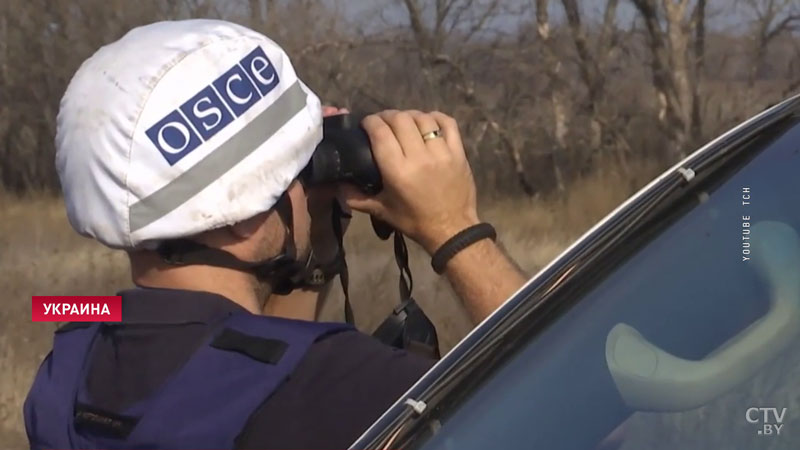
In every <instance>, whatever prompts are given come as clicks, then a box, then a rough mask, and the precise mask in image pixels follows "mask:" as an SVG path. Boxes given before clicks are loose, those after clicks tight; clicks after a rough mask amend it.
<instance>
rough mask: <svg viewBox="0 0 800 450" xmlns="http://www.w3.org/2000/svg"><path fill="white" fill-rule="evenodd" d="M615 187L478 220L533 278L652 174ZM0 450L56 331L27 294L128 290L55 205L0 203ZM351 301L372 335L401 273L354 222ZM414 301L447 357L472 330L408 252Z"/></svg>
mask: <svg viewBox="0 0 800 450" xmlns="http://www.w3.org/2000/svg"><path fill="white" fill-rule="evenodd" d="M637 173H640V174H641V175H640V179H637V180H633V181H631V182H630V183H629V184H625V183H619V182H618V179H619V177H618V175H616V174H615V173H613V172H598V173H596V174H594V175H592V176H591V177H588V178H586V179H583V180H579V181H577V182H576V183H574V185H573V186H572V188H571V189H570V190H569V191H568V192H567V193H566V194H565V195H563V196H560V197H554V198H549V199H543V198H537V199H532V200H496V201H488V200H486V201H484V202H483V203H482V207H481V214H482V218H484V219H485V220H488V221H490V222H492V223H493V224H495V226H496V227H497V229H498V231H499V234H500V240H501V241H502V243H503V244H504V245H505V247H506V248H507V250H508V252H509V253H510V254H511V255H512V256H513V257H514V258H515V260H516V261H518V262H519V264H520V265H521V266H522V267H523V269H525V270H526V271H527V272H528V273H529V274H533V273H535V272H536V271H537V270H538V269H539V268H541V267H542V266H543V265H544V264H546V263H547V262H549V261H550V260H551V259H552V258H553V257H554V256H556V255H557V254H558V253H559V252H560V251H561V250H562V249H563V248H564V247H565V246H566V245H568V244H569V243H570V242H571V241H573V240H574V239H575V238H576V237H577V236H579V235H580V233H582V232H583V231H585V230H586V229H588V228H589V227H590V226H591V225H592V224H593V223H594V222H596V220H598V219H599V218H601V217H602V216H604V215H605V214H606V213H607V212H609V211H610V210H611V209H613V208H614V207H615V206H617V205H618V204H619V203H621V202H622V201H623V200H624V199H625V198H626V197H628V195H629V194H630V193H631V192H633V190H634V189H635V187H638V186H641V185H643V184H644V183H646V182H647V181H648V179H649V178H651V177H652V175H653V174H655V173H656V170H655V169H654V168H652V167H649V168H642V169H641V170H639V171H637ZM0 211H2V213H1V214H2V217H1V219H2V220H0V286H2V287H3V291H4V292H5V293H6V294H5V300H4V301H5V305H4V306H5V307H4V308H2V309H0V330H2V332H0V361H1V362H2V363H0V367H2V377H1V378H0V448H4V449H5V448H24V447H25V446H26V440H25V437H24V431H23V425H22V417H21V405H22V402H23V400H24V398H25V395H26V394H27V391H28V389H29V387H30V384H31V382H32V376H33V374H34V372H35V371H36V369H37V367H38V365H39V363H40V362H41V360H42V358H44V356H45V355H46V354H47V352H48V351H49V349H50V345H51V339H52V331H53V330H54V329H55V326H54V325H53V324H45V323H32V322H31V320H30V297H31V296H32V295H107V294H112V293H114V292H116V291H117V290H120V289H123V288H126V287H129V286H131V282H130V278H129V274H128V263H127V257H126V256H125V254H124V253H122V252H114V251H111V250H108V249H106V248H104V247H102V246H100V245H99V244H96V243H94V242H92V241H90V240H88V239H85V238H82V237H79V236H78V235H76V234H75V233H74V232H73V231H72V229H71V228H70V226H69V224H68V222H67V220H66V215H65V212H64V208H63V203H62V202H61V201H60V199H58V198H52V197H48V196H44V195H29V196H26V197H24V198H20V197H15V196H11V195H7V194H5V195H0ZM345 245H346V248H347V251H348V262H349V265H350V277H351V281H350V283H351V292H352V299H353V305H354V309H355V313H356V320H357V325H358V327H359V328H360V329H362V330H364V331H367V332H369V331H371V330H373V329H374V328H375V327H377V325H378V324H379V323H380V321H381V320H382V319H383V318H384V317H385V316H386V315H387V314H388V313H389V311H390V310H391V308H392V307H393V305H394V304H395V303H396V301H397V298H398V297H397V296H398V293H397V291H396V286H397V284H396V277H397V275H398V272H397V268H396V266H395V264H394V256H393V254H392V246H391V243H390V242H382V241H380V240H379V239H378V238H377V237H375V236H374V235H373V233H372V230H371V228H370V225H369V221H368V220H367V219H366V218H365V217H357V218H356V219H355V220H354V223H353V224H352V226H351V228H350V231H349V232H348V235H347V238H346V243H345ZM411 253H412V261H411V269H412V271H413V274H414V276H415V289H414V294H415V297H416V298H417V299H418V301H419V302H420V303H421V305H422V306H423V308H424V309H425V310H426V311H427V312H428V314H429V316H430V317H431V319H432V320H433V321H434V322H435V323H436V326H437V329H438V331H439V336H440V341H441V345H442V351H443V352H446V351H447V350H449V349H450V348H452V346H453V345H454V344H455V343H456V342H458V340H459V339H460V338H461V337H462V336H463V335H464V334H466V332H468V331H469V329H470V324H469V322H468V320H467V317H466V314H465V313H464V312H463V311H462V310H461V307H460V306H459V304H458V302H457V300H456V298H455V297H454V296H453V294H452V292H451V290H450V287H449V285H448V284H447V282H446V281H445V280H444V279H441V278H438V277H436V275H435V274H434V273H433V271H432V270H431V268H430V264H429V259H428V258H427V257H426V256H425V255H424V254H423V253H422V251H421V250H420V249H419V248H417V247H416V246H415V245H411ZM333 295H334V297H333V298H331V299H330V300H329V301H328V302H327V304H326V307H325V308H324V310H323V316H324V318H326V319H330V320H338V319H339V318H341V317H342V296H341V292H340V290H339V289H338V285H337V286H336V287H335V288H334V292H333Z"/></svg>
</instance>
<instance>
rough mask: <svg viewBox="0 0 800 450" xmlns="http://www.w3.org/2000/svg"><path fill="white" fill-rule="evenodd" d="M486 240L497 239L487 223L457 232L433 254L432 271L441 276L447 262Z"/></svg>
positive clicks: (491, 227)
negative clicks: (457, 254) (462, 251)
mask: <svg viewBox="0 0 800 450" xmlns="http://www.w3.org/2000/svg"><path fill="white" fill-rule="evenodd" d="M486 238H490V239H491V240H495V239H497V233H496V232H495V230H494V227H493V226H491V225H490V224H488V223H479V224H477V225H473V226H471V227H468V228H465V229H463V230H461V231H459V232H458V233H456V235H455V236H453V237H451V238H450V239H448V240H447V242H445V243H444V244H442V246H441V247H439V249H438V250H436V252H434V253H433V258H431V266H432V267H433V270H434V271H435V272H436V273H438V274H442V273H443V272H444V268H445V266H446V265H447V262H448V261H450V259H451V258H452V257H453V256H455V255H456V253H458V252H460V251H461V250H464V249H465V248H467V247H469V246H470V245H472V244H474V243H476V242H478V241H480V240H483V239H486Z"/></svg>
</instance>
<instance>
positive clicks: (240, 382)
mask: <svg viewBox="0 0 800 450" xmlns="http://www.w3.org/2000/svg"><path fill="white" fill-rule="evenodd" d="M322 112H323V110H322V108H321V106H320V102H319V100H318V99H317V97H316V96H315V95H314V93H313V92H312V91H311V90H310V89H308V88H307V87H306V86H305V85H304V84H303V83H302V82H301V81H300V80H299V79H297V76H296V74H295V72H294V69H293V68H292V65H291V63H290V61H289V58H288V57H287V55H286V54H285V53H284V52H283V51H282V50H281V49H280V48H279V47H278V46H277V45H276V44H275V43H274V42H272V41H271V40H269V39H267V38H266V37H264V36H263V35H260V34H258V33H256V32H254V31H252V30H248V29H246V28H243V27H240V26H237V25H234V24H231V23H227V22H221V21H211V20H190V21H180V22H162V23H156V24H152V25H149V26H145V27H141V28H137V29H134V30H133V31H131V32H130V33H128V34H127V35H125V36H124V37H123V38H122V39H120V40H119V41H117V42H115V43H113V44H110V45H108V46H106V47H103V48H102V49H100V50H99V51H98V52H97V53H96V54H94V55H93V56H92V57H91V58H90V59H89V60H87V61H86V62H85V63H84V64H83V65H82V66H81V68H80V69H79V70H78V72H77V73H76V74H75V76H74V78H73V79H72V81H71V83H70V85H69V87H68V89H67V92H66V93H65V95H64V98H63V100H62V103H61V109H60V112H59V115H58V130H57V136H56V145H57V156H56V162H57V166H58V173H59V176H60V179H61V183H62V187H63V193H64V198H65V202H66V206H67V212H68V216H69V219H70V223H71V224H72V226H73V227H74V228H75V229H76V230H77V231H78V232H79V233H81V234H83V235H86V236H90V237H92V238H95V239H97V240H98V241H100V242H102V243H103V244H105V245H107V246H110V247H113V248H119V249H124V250H126V251H127V252H128V254H129V256H130V262H131V272H132V279H133V282H134V283H135V284H136V286H137V288H136V289H132V290H128V291H123V292H122V293H121V295H122V300H123V321H122V323H107V324H71V325H68V326H65V327H63V328H61V329H60V330H59V331H58V332H57V333H56V338H55V341H54V350H53V352H52V353H51V354H50V355H49V356H48V358H47V359H46V360H45V362H44V363H43V365H42V368H41V369H40V371H39V374H38V375H37V378H36V380H35V382H34V385H33V387H32V388H31V392H30V394H29V396H28V399H27V401H26V404H25V420H26V427H27V431H28V436H29V439H30V441H31V446H32V448H36V449H39V448H262V449H266V448H284V449H285V448H305V449H313V448H329V449H330V448H345V447H347V446H348V445H349V444H350V443H351V442H352V441H353V440H355V439H356V438H357V437H358V436H359V434H360V433H362V432H363V431H364V430H365V429H366V428H367V427H368V426H369V425H370V423H371V422H372V421H374V420H375V419H377V417H378V416H379V415H380V414H381V413H382V412H383V410H384V409H386V408H387V407H388V406H390V405H391V404H392V403H393V402H394V401H395V400H397V399H398V398H399V397H400V396H401V395H402V393H403V392H404V391H405V390H406V389H408V388H409V387H410V386H411V385H412V384H413V383H414V382H415V381H416V379H417V378H419V377H420V376H421V375H422V374H423V373H424V372H425V371H427V370H428V368H429V367H430V366H431V365H432V364H433V361H429V360H426V359H424V358H421V357H418V356H415V355H412V354H409V353H406V352H404V351H401V350H396V349H393V348H390V347H386V346H384V345H382V344H381V343H379V342H378V341H376V340H375V339H373V338H371V337H370V336H367V335H364V334H361V333H359V332H357V331H355V330H354V329H352V328H351V327H349V326H347V325H346V324H333V323H318V322H314V320H315V317H316V311H317V309H318V306H319V302H320V301H321V297H322V295H321V292H323V291H324V288H323V289H320V288H317V287H309V286H305V285H303V284H302V282H301V283H299V284H298V283H296V282H295V284H294V285H292V286H291V287H293V288H294V289H293V290H292V291H291V292H286V291H287V289H285V286H286V282H287V279H289V278H291V275H296V274H297V273H298V272H302V267H304V262H305V261H307V259H308V257H309V255H311V250H312V246H313V249H314V253H315V254H316V257H317V258H318V259H324V258H328V257H331V255H332V254H334V252H335V250H334V249H335V246H336V239H335V238H336V237H335V235H334V234H333V232H332V230H331V228H332V227H331V225H330V223H331V222H330V214H331V211H330V206H329V205H330V200H331V199H332V198H333V197H334V196H338V197H339V198H340V199H341V200H342V201H343V202H344V203H345V204H346V206H347V207H349V208H352V209H353V210H356V211H361V212H364V213H369V214H372V215H374V216H376V217H378V218H380V219H382V220H384V221H386V222H388V223H389V224H391V225H393V226H394V227H395V228H396V229H398V230H399V231H401V232H402V233H404V234H405V235H407V236H409V237H410V238H411V239H413V240H415V241H416V242H418V243H419V244H420V245H421V246H422V247H423V248H425V250H426V251H427V252H428V253H430V254H432V255H433V254H437V255H439V256H438V258H439V259H440V263H439V264H440V265H441V266H442V267H443V270H444V271H445V273H446V275H447V277H448V278H449V280H450V281H451V283H452V285H453V287H454V289H455V290H456V292H457V293H458V295H459V296H460V298H461V299H462V300H463V303H464V305H465V307H466V308H467V310H468V311H469V313H470V315H471V317H472V319H473V320H474V321H475V322H476V323H477V322H479V321H481V320H482V319H483V318H485V317H486V316H487V315H488V314H490V313H491V312H492V311H493V310H494V309H495V308H496V307H497V306H498V305H499V304H500V303H501V302H503V301H504V300H505V299H506V298H507V297H509V296H510V295H511V294H512V293H513V292H514V291H516V290H517V289H518V288H520V287H521V285H522V284H523V282H524V278H523V276H522V275H521V274H520V273H519V271H518V270H517V269H516V268H515V266H514V264H513V263H512V262H511V261H510V260H509V259H508V258H507V257H506V256H504V255H503V253H502V252H501V251H500V250H499V249H498V247H497V246H495V244H494V243H493V241H492V239H489V238H488V237H490V234H491V233H486V232H483V233H482V232H480V230H481V229H482V230H486V227H485V226H484V227H475V225H476V224H479V219H478V214H477V212H476V200H475V186H474V183H473V180H472V175H471V172H470V168H469V166H468V164H467V160H466V157H465V154H464V148H463V145H462V142H461V138H460V135H459V131H458V128H457V126H456V123H455V121H454V120H453V119H451V118H449V117H447V116H445V115H444V114H441V113H427V114H426V113H421V112H418V111H407V112H399V111H385V112H382V113H380V114H376V115H372V116H369V117H367V118H366V119H364V121H363V123H362V125H363V128H364V129H365V130H366V132H367V133H368V135H369V138H370V141H371V144H372V147H373V154H374V158H375V160H376V162H377V165H378V167H379V169H380V172H381V174H382V177H383V184H384V189H383V191H382V192H381V193H380V194H379V195H377V196H374V197H371V196H367V195H365V194H363V193H361V192H360V191H358V190H357V189H355V188H354V187H352V186H339V187H338V190H337V191H334V193H331V191H330V189H328V190H317V191H316V192H312V191H311V190H309V191H306V188H305V187H304V186H303V184H302V183H300V182H299V181H298V176H299V175H300V173H301V170H302V169H303V168H304V166H305V165H306V164H307V163H308V161H309V159H310V158H311V155H312V153H313V152H314V149H315V147H316V145H317V144H318V143H319V142H320V139H321V137H322V136H321V134H322V129H321V120H322ZM325 112H326V113H327V114H332V113H338V112H339V111H337V110H336V109H335V108H326V109H325ZM465 229H466V230H471V231H468V232H466V233H460V232H462V231H463V230H465ZM475 230H479V231H475ZM456 235H459V237H457V238H454V236H456ZM292 279H293V280H296V279H297V278H296V277H295V278H292ZM279 287H280V289H279ZM277 290H280V291H281V292H282V293H283V294H284V295H277V294H276V292H275V291H277Z"/></svg>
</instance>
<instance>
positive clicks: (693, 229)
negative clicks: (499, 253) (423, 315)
mask: <svg viewBox="0 0 800 450" xmlns="http://www.w3.org/2000/svg"><path fill="white" fill-rule="evenodd" d="M799 233H800V96H798V97H794V98H791V99H788V100H786V101H783V102H781V103H780V104H778V105H776V106H774V107H771V108H769V109H768V110H766V111H764V112H762V113H760V114H758V115H757V116H755V117H753V118H751V119H750V120H748V121H746V122H744V123H743V124H741V125H739V126H737V127H735V128H734V129H732V130H730V131H729V132H727V133H726V134H724V135H722V136H720V137H719V138H717V139H715V140H714V141H712V142H710V143H709V144H708V145H706V146H704V147H703V148H701V149H699V150H697V151H696V152H694V153H693V154H691V155H690V156H689V157H687V158H686V159H684V160H683V161H681V162H680V163H678V164H677V165H675V166H674V167H672V168H671V169H669V170H667V171H666V172H664V173H663V174H662V175H660V176H659V177H657V178H656V179H655V180H653V181H652V182H651V183H650V184H649V185H647V186H646V187H644V188H643V189H641V190H640V191H639V192H638V193H637V194H635V195H634V196H633V197H631V198H630V199H629V200H627V201H626V202H625V203H624V204H622V205H621V206H619V207H618V208H617V209H616V210H615V211H613V212H612V213H610V214H609V215H608V216H607V217H606V218H605V219H603V220H602V221H601V222H599V223H598V224H596V225H595V226H594V227H593V228H592V229H590V230H589V231H588V232H586V233H585V234H584V235H583V236H582V237H581V238H580V239H579V240H577V241H576V242H575V243H574V244H573V245H571V246H570V247H569V248H568V249H566V250H565V251H564V252H563V253H562V254H561V255H560V256H559V257H558V258H556V259H555V260H554V261H553V262H552V263H550V264H549V265H548V266H547V267H545V268H544V269H542V270H541V271H540V272H539V273H538V274H537V275H536V276H535V277H534V278H532V279H531V280H530V281H529V282H528V283H526V285H525V286H523V287H522V288H521V289H520V290H519V291H518V292H517V293H516V294H515V295H514V296H512V297H511V298H510V299H508V300H507V301H506V302H505V303H504V304H503V305H502V306H501V307H500V308H498V310H497V311H495V312H494V313H493V314H492V315H491V316H490V317H488V318H487V319H486V320H484V321H483V323H481V324H480V325H479V326H478V327H476V328H475V329H474V330H473V331H472V332H471V333H470V334H469V335H467V336H466V337H465V338H464V339H463V340H462V341H461V342H460V343H459V344H458V345H457V346H456V347H455V348H454V349H453V350H451V351H450V352H449V353H448V354H447V355H445V356H444V357H443V358H442V359H441V360H440V361H439V362H438V363H437V364H436V365H435V366H434V367H433V368H432V369H431V370H430V371H429V372H428V373H427V374H426V375H425V376H423V377H422V378H421V379H420V380H419V381H418V382H417V383H416V384H415V385H414V386H413V387H412V388H410V390H409V391H408V392H407V393H406V394H405V395H404V396H403V397H402V398H400V399H399V400H398V401H397V402H396V403H395V404H394V405H393V406H392V407H391V408H390V409H389V410H387V411H386V412H385V413H384V414H383V415H382V416H381V417H380V418H379V419H378V420H377V421H376V422H375V423H374V424H373V425H372V426H371V427H370V428H369V429H368V430H367V431H366V432H365V433H364V434H363V435H362V436H361V437H360V438H359V439H358V440H357V441H356V442H355V443H353V445H352V446H351V448H353V449H398V448H410V449H424V450H434V449H436V450H438V449H447V450H449V449H454V450H456V449H457V450H472V449H482V450H483V449H487V448H498V449H504V450H505V449H523V448H524V449H548V450H551V449H611V448H615V449H625V450H632V449H678V448H679V449H684V450H685V449H712V448H713V449H723V448H724V449H732V448H735V449H798V448H800V238H798V234H799Z"/></svg>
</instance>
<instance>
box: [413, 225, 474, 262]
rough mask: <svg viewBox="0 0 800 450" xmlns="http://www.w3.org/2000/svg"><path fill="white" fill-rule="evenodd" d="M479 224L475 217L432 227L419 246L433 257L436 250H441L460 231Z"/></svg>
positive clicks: (421, 239)
mask: <svg viewBox="0 0 800 450" xmlns="http://www.w3.org/2000/svg"><path fill="white" fill-rule="evenodd" d="M479 223H480V220H478V218H477V217H475V218H465V219H463V220H459V221H453V222H449V223H447V224H443V225H441V226H436V227H430V228H429V229H428V230H427V233H425V234H424V235H423V236H422V237H421V238H420V241H419V244H420V245H421V246H422V248H424V249H425V251H426V252H427V253H428V255H430V256H433V254H434V253H436V250H439V248H440V247H441V246H442V245H444V243H445V242H447V241H448V240H450V238H452V237H453V236H455V235H456V234H458V233H459V232H460V231H463V230H465V229H467V228H469V227H471V226H473V225H477V224H479Z"/></svg>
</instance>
